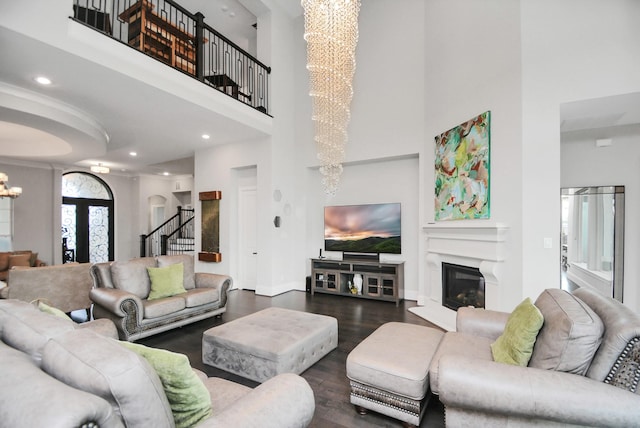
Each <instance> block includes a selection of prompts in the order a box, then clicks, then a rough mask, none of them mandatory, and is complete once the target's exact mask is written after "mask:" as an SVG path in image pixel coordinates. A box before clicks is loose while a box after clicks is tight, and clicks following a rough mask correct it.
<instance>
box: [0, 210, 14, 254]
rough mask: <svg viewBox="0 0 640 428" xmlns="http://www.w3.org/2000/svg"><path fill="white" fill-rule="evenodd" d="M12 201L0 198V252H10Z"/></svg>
mask: <svg viewBox="0 0 640 428" xmlns="http://www.w3.org/2000/svg"><path fill="white" fill-rule="evenodd" d="M12 204H13V199H11V198H0V251H11V250H12V243H11V242H12V235H13V233H12V231H13V227H12V219H13V218H12V217H13V216H12V214H13V211H12V210H11V208H12V207H13V205H12Z"/></svg>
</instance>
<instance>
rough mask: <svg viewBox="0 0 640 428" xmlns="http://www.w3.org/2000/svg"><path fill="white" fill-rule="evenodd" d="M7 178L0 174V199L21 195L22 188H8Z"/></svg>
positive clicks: (2, 173) (5, 175)
mask: <svg viewBox="0 0 640 428" xmlns="http://www.w3.org/2000/svg"><path fill="white" fill-rule="evenodd" d="M8 181H9V176H7V174H5V173H4V172H0V198H17V197H18V196H20V195H22V187H9V186H7V182H8Z"/></svg>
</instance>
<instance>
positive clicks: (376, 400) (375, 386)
mask: <svg viewBox="0 0 640 428" xmlns="http://www.w3.org/2000/svg"><path fill="white" fill-rule="evenodd" d="M443 335H444V333H443V332H442V331H440V330H436V329H434V328H429V327H424V326H420V325H415V324H407V323H399V322H390V323H387V324H383V325H381V326H380V327H379V328H378V329H377V330H376V331H374V332H373V333H371V335H369V337H367V338H366V339H364V340H363V341H362V342H360V343H359V344H358V346H356V347H355V348H354V349H353V351H351V352H350V353H349V355H348V356H347V377H348V378H349V380H350V383H351V403H352V404H354V405H355V406H356V410H358V412H359V413H361V414H364V413H366V412H367V410H373V411H375V412H378V413H382V414H384V415H387V416H391V417H392V418H395V419H399V420H401V421H403V422H406V423H408V424H411V425H414V426H419V425H420V420H421V419H422V416H423V415H424V409H425V408H426V407H427V403H428V401H429V395H427V391H428V389H429V365H430V364H431V359H432V358H433V355H434V354H435V352H436V349H437V348H438V345H439V344H440V340H441V339H442V337H443Z"/></svg>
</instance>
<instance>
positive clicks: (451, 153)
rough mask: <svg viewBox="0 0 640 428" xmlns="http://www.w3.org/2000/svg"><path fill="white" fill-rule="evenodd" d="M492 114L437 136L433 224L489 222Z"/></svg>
mask: <svg viewBox="0 0 640 428" xmlns="http://www.w3.org/2000/svg"><path fill="white" fill-rule="evenodd" d="M490 120H491V112H490V111H486V112H484V113H482V114H480V115H478V116H476V117H474V118H473V119H471V120H468V121H466V122H464V123H462V124H460V125H458V126H456V127H455V128H452V129H450V130H448V131H446V132H444V133H443V134H440V135H438V136H437V137H436V138H435V140H436V153H435V155H436V156H435V170H436V177H435V220H436V221H441V220H460V219H482V218H489V175H490V174H489V171H490V165H489V152H490V150H489V148H490V147H489V146H490V141H491V132H490Z"/></svg>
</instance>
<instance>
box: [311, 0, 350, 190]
mask: <svg viewBox="0 0 640 428" xmlns="http://www.w3.org/2000/svg"><path fill="white" fill-rule="evenodd" d="M302 7H303V8H304V27H305V28H304V30H305V32H304V39H305V40H306V41H307V70H309V76H310V81H311V89H310V91H309V95H310V96H311V97H312V99H313V113H312V116H311V118H312V119H313V121H314V122H315V138H314V139H315V141H316V143H317V145H318V159H319V160H320V163H321V166H320V173H321V174H322V176H323V179H322V184H323V186H324V190H325V192H326V193H327V194H328V195H335V193H336V191H337V188H338V182H339V181H340V175H341V174H342V162H343V160H344V147H345V145H346V143H347V126H348V125H349V120H350V119H351V113H350V111H349V105H350V104H351V98H352V97H353V87H352V80H353V74H354V72H355V69H356V58H355V50H356V44H357V43H358V13H359V11H360V0H302Z"/></svg>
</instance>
